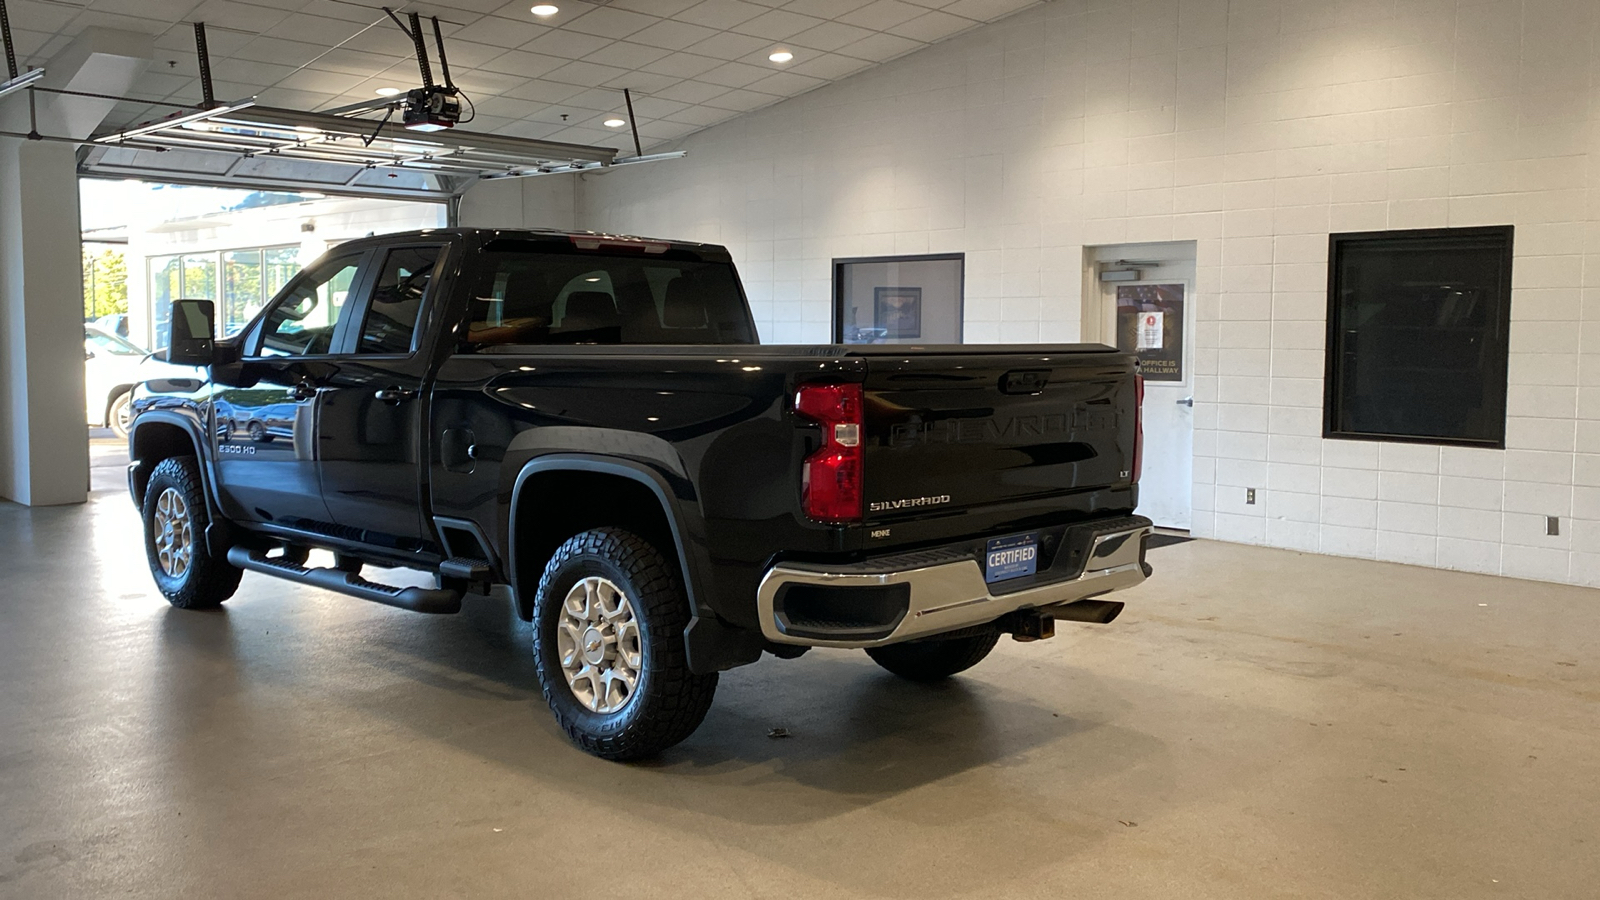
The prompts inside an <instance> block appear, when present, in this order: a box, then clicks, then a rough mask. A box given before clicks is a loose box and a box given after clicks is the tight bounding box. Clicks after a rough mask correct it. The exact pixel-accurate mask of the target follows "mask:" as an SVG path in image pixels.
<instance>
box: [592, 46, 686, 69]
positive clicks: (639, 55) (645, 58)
mask: <svg viewBox="0 0 1600 900" xmlns="http://www.w3.org/2000/svg"><path fill="white" fill-rule="evenodd" d="M670 52H671V51H668V50H662V49H661V48H659V47H647V46H645V45H644V44H635V43H633V42H631V41H617V42H616V43H615V44H612V45H610V46H609V47H602V48H600V49H599V50H596V51H595V52H593V53H591V54H589V55H588V56H585V57H584V58H583V60H584V62H592V63H599V64H601V65H603V66H617V67H619V68H623V69H637V68H640V67H642V66H645V65H648V64H650V63H653V62H655V61H656V60H658V59H660V58H662V57H663V56H667V55H668V54H669V53H670Z"/></svg>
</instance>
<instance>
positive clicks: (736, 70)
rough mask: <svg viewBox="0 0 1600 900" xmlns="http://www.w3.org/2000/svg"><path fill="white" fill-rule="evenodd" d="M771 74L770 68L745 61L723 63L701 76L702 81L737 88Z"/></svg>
mask: <svg viewBox="0 0 1600 900" xmlns="http://www.w3.org/2000/svg"><path fill="white" fill-rule="evenodd" d="M769 74H771V73H770V72H769V71H768V70H766V69H763V68H761V67H760V66H751V65H746V64H745V63H723V64H722V65H720V66H717V67H716V68H715V69H712V70H711V71H709V72H706V73H705V74H703V75H701V76H699V77H700V80H701V81H709V82H711V83H712V84H720V85H724V86H726V87H731V88H736V87H744V86H745V85H747V84H750V83H751V82H754V81H759V80H761V79H762V78H765V77H767V76H768V75H769Z"/></svg>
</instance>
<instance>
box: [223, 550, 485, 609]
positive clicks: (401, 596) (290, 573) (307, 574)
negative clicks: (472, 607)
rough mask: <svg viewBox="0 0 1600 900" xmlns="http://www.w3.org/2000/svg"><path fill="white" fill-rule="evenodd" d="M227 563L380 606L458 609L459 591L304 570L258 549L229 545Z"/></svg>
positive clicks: (459, 601) (337, 571) (320, 570)
mask: <svg viewBox="0 0 1600 900" xmlns="http://www.w3.org/2000/svg"><path fill="white" fill-rule="evenodd" d="M228 562H230V563H233V564H234V565H235V566H238V567H239V568H241V569H248V570H249V571H251V572H260V573H262V574H264V575H271V576H273V577H275V578H283V579H286V580H288V581H298V582H300V583H302V584H309V585H311V586H312V587H319V588H322V589H323V590H326V591H337V592H338V593H341V594H348V595H350V596H352V597H359V598H361V599H362V600H371V601H372V602H373V603H382V604H383V605H384V606H395V607H399V608H400V609H409V610H411V611H412V612H419V613H434V614H449V613H458V612H460V611H461V592H460V591H450V590H442V589H433V588H420V587H403V588H402V587H394V586H393V585H387V584H378V583H376V582H372V581H368V580H366V579H365V578H362V577H361V576H360V575H356V574H354V573H351V572H341V571H339V570H338V569H308V568H306V567H305V566H302V565H299V564H297V563H294V562H291V561H289V560H286V559H275V558H271V557H268V556H266V555H265V554H263V553H261V552H260V551H252V550H250V549H248V548H246V547H231V548H229V550H228Z"/></svg>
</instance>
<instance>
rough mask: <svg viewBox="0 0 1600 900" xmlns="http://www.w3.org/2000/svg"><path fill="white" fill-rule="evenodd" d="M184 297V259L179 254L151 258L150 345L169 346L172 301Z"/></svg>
mask: <svg viewBox="0 0 1600 900" xmlns="http://www.w3.org/2000/svg"><path fill="white" fill-rule="evenodd" d="M181 297H183V261H182V259H181V258H180V257H177V256H153V257H151V258H150V326H151V327H150V347H151V349H156V350H159V349H160V348H162V347H165V346H167V344H168V342H169V335H170V334H171V328H172V322H171V320H172V301H174V300H177V299H180V298H181Z"/></svg>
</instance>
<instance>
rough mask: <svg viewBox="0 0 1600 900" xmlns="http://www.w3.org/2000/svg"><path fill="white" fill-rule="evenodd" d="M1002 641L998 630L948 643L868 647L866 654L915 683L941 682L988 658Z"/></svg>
mask: <svg viewBox="0 0 1600 900" xmlns="http://www.w3.org/2000/svg"><path fill="white" fill-rule="evenodd" d="M999 641H1000V632H999V631H990V632H987V633H984V634H974V635H968V636H966V637H958V638H947V639H945V640H938V639H933V640H926V641H913V642H911V643H908V644H890V645H889V646H887V647H868V648H867V655H868V656H870V657H872V661H873V662H875V663H877V664H878V665H880V666H883V667H884V668H885V669H888V670H889V671H891V672H893V673H894V674H896V675H899V676H900V677H901V678H909V679H911V680H912V681H938V680H939V679H941V678H949V677H950V676H951V675H954V674H956V673H957V672H965V671H966V670H968V669H970V668H972V667H973V666H975V665H977V664H978V663H980V662H983V658H984V657H985V656H988V655H989V651H990V650H993V649H994V645H995V644H996V643H998V642H999Z"/></svg>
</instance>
